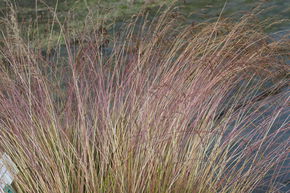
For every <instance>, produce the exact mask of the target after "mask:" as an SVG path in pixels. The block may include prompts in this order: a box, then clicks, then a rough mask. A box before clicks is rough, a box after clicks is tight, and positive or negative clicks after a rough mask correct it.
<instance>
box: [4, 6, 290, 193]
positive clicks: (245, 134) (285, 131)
mask: <svg viewBox="0 0 290 193" xmlns="http://www.w3.org/2000/svg"><path fill="white" fill-rule="evenodd" d="M15 18H16V17H15V14H13V12H12V14H11V15H10V17H9V18H7V19H3V21H2V22H3V23H5V30H3V36H4V37H5V38H4V39H3V41H1V43H0V45H1V47H0V49H1V51H0V56H1V57H0V59H1V60H0V109H1V111H0V130H1V132H0V150H1V151H2V152H6V153H7V154H8V155H9V156H10V157H11V158H12V159H13V160H14V162H15V163H16V164H17V166H18V169H19V170H20V173H19V175H18V176H17V178H16V179H15V182H14V184H13V186H14V187H15V189H16V190H17V193H24V192H25V193H29V192H31V193H35V192H42V193H48V192H54V193H68V192H77V193H81V192H87V193H92V192H96V193H97V192H100V193H102V192H112V193H136V192H160V193H165V192H166V193H167V192H176V193H182V192H196V193H198V192H199V193H212V192H220V193H228V192H232V193H234V192H236V193H245V192H254V191H262V192H280V191H282V190H283V186H285V185H283V183H281V180H282V181H283V180H287V179H285V176H286V175H287V174H288V173H289V165H287V161H288V162H289V142H290V140H289V118H288V116H289V100H288V98H289V95H288V93H287V92H286V91H285V89H287V81H288V78H289V65H287V63H286V59H287V58H288V59H289V53H290V52H289V48H290V45H289V39H283V38H282V39H280V40H278V41H276V40H275V41H274V40H273V39H271V37H270V36H269V35H266V34H265V33H264V32H263V29H264V23H263V22H258V21H257V17H256V15H255V14H253V13H251V14H247V15H244V16H243V17H242V18H240V19H239V21H232V20H230V19H226V18H222V17H219V18H218V20H217V21H216V22H214V23H198V24H197V23H195V24H194V23H193V24H192V25H186V24H183V23H182V19H183V18H182V16H181V15H179V14H178V12H177V11H176V10H175V9H168V10H165V11H164V10H163V11H162V12H161V13H160V14H159V16H156V17H155V18H154V19H153V20H148V19H146V18H147V15H146V13H142V12H141V13H140V14H139V15H136V16H134V17H132V19H131V20H130V21H129V22H127V23H126V24H124V25H123V26H122V27H121V28H120V30H118V31H115V32H113V33H108V32H107V30H106V29H104V28H103V27H102V26H101V24H100V23H95V24H94V27H95V30H94V31H93V33H92V32H89V31H88V30H86V28H84V29H83V32H82V34H81V36H80V37H79V39H78V40H77V41H71V39H70V34H69V32H68V31H66V29H65V26H63V25H62V24H61V23H58V20H57V18H55V23H56V24H57V25H59V27H60V29H61V38H63V39H64V42H65V45H60V44H59V45H58V47H56V48H55V50H56V51H55V52H49V50H48V49H45V51H43V50H42V51H41V50H39V49H36V48H35V47H33V46H31V42H30V41H31V40H27V39H26V38H25V37H26V36H25V32H24V31H22V30H21V26H19V24H18V23H17V21H16V19H15ZM87 19H88V20H89V18H87ZM34 41H35V40H34ZM33 45H34V44H33ZM58 49H59V50H63V49H64V50H65V53H64V54H63V55H61V54H59V51H58Z"/></svg>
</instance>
